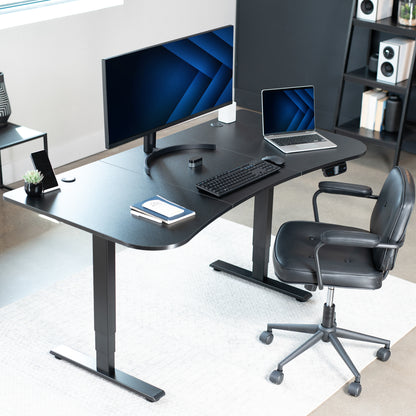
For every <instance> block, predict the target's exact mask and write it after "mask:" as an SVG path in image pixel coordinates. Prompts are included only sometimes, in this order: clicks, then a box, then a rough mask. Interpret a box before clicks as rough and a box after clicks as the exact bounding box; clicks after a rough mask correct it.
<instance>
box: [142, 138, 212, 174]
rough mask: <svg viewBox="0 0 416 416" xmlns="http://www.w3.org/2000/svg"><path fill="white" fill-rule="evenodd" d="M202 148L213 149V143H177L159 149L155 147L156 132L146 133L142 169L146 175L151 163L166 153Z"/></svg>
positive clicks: (148, 172)
mask: <svg viewBox="0 0 416 416" xmlns="http://www.w3.org/2000/svg"><path fill="white" fill-rule="evenodd" d="M193 149H203V150H215V149H216V146H215V144H208V143H192V144H177V145H173V146H168V147H164V148H161V149H157V148H156V132H153V133H150V134H147V135H145V136H144V143H143V150H144V152H145V153H146V154H147V156H146V159H145V162H144V171H145V172H146V174H147V175H150V165H151V163H152V162H153V161H154V160H155V159H157V158H159V157H161V156H163V155H166V154H168V153H173V152H181V151H185V150H193Z"/></svg>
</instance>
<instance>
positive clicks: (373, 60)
mask: <svg viewBox="0 0 416 416" xmlns="http://www.w3.org/2000/svg"><path fill="white" fill-rule="evenodd" d="M377 66H378V52H375V53H373V54H371V56H370V58H369V60H368V70H369V71H370V72H373V73H377Z"/></svg>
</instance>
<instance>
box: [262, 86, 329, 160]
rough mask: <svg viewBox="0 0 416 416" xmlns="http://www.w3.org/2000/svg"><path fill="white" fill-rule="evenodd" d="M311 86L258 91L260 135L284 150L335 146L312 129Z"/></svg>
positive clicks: (312, 97)
mask: <svg viewBox="0 0 416 416" xmlns="http://www.w3.org/2000/svg"><path fill="white" fill-rule="evenodd" d="M314 98H315V91H314V87H313V86H312V85H307V86H303V87H290V88H271V89H265V90H262V91H261V106H262V125H263V136H264V138H265V139H266V140H267V141H268V142H269V143H271V144H272V145H273V146H276V147H277V148H278V149H279V150H281V151H282V152H283V153H294V152H307V151H311V150H322V149H331V148H334V147H337V145H336V144H335V143H332V142H331V141H330V140H328V139H327V138H326V137H324V136H323V135H322V134H320V133H318V132H317V131H316V130H315V99H314Z"/></svg>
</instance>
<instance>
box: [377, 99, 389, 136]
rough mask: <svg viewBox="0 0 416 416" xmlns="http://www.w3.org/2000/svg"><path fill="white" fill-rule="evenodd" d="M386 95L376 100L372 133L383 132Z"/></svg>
mask: <svg viewBox="0 0 416 416" xmlns="http://www.w3.org/2000/svg"><path fill="white" fill-rule="evenodd" d="M387 98H388V97H387V95H385V96H384V97H381V98H379V99H378V100H377V108H376V118H375V121H374V131H381V130H383V122H384V112H385V110H386V103H387Z"/></svg>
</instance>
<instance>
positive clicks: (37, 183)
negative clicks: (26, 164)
mask: <svg viewBox="0 0 416 416" xmlns="http://www.w3.org/2000/svg"><path fill="white" fill-rule="evenodd" d="M23 179H24V181H25V191H26V193H27V194H28V195H29V196H41V195H42V191H43V184H42V180H43V174H42V172H40V171H38V170H36V169H35V170H28V171H27V172H26V173H25V174H24V175H23Z"/></svg>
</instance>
